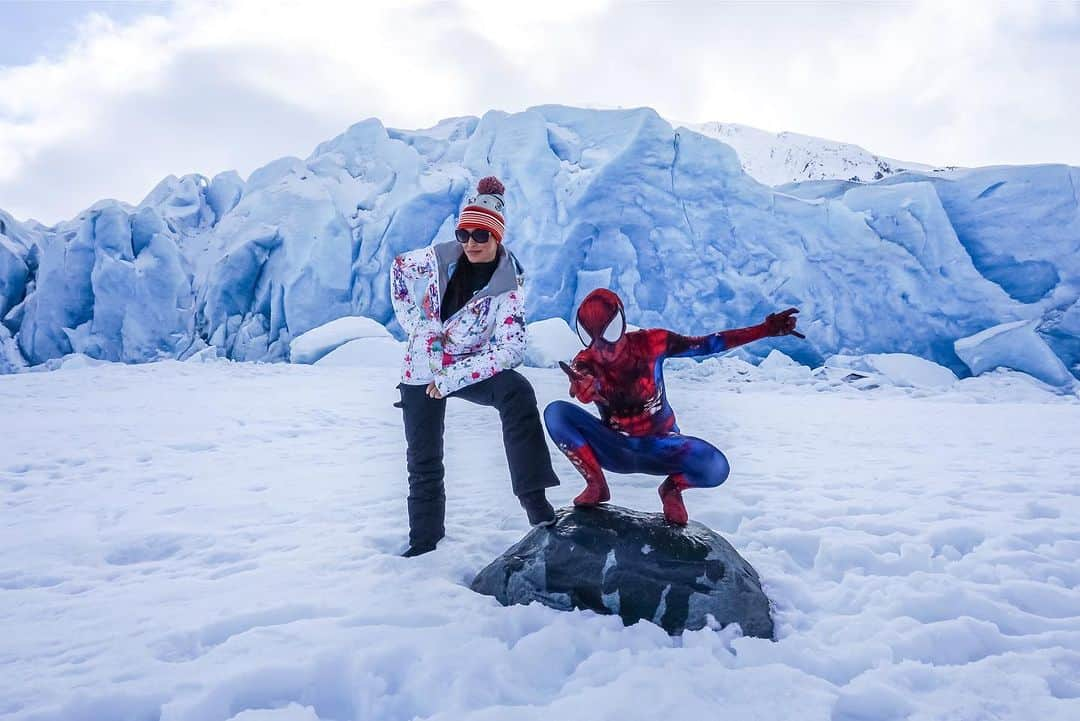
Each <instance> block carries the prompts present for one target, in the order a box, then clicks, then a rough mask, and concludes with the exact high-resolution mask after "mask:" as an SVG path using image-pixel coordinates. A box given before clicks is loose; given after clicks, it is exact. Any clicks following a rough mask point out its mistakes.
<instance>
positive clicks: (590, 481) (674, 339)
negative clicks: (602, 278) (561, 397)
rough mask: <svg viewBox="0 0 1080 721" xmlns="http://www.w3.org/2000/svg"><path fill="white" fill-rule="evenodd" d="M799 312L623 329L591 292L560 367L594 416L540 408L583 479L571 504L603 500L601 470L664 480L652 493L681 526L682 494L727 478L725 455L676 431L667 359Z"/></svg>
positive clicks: (776, 331) (766, 331)
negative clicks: (688, 327) (688, 328)
mask: <svg viewBox="0 0 1080 721" xmlns="http://www.w3.org/2000/svg"><path fill="white" fill-rule="evenodd" d="M797 312H798V311H797V310H795V309H794V308H789V309H788V310H786V311H783V312H782V313H774V314H771V315H769V317H768V318H767V319H766V320H765V322H764V323H761V324H760V325H756V326H752V327H750V328H740V329H737V330H727V331H721V332H719V333H712V334H709V335H703V336H684V335H679V334H678V333H674V332H672V331H668V330H664V329H662V328H653V329H649V330H639V331H632V332H629V333H627V332H626V316H625V312H624V311H623V306H622V301H621V300H620V299H619V297H618V296H617V295H616V294H615V293H613V292H612V291H610V290H607V289H606V288H600V289H597V290H594V291H593V292H592V293H590V294H589V295H588V296H586V298H585V300H583V301H582V303H581V306H580V307H579V308H578V312H577V330H578V335H579V337H580V338H581V340H582V343H584V344H585V346H586V347H585V349H584V350H582V351H580V352H579V353H578V354H577V355H576V356H575V357H574V359H573V361H572V362H571V363H570V364H569V365H567V364H565V363H560V366H561V367H562V369H563V370H564V371H565V372H566V374H567V375H568V376H569V377H570V397H571V398H577V399H578V400H580V401H581V402H583V403H596V407H597V409H598V410H599V411H600V417H599V418H597V417H596V416H593V415H592V414H590V413H589V412H588V411H586V410H585V409H584V408H582V407H581V406H578V405H575V404H573V403H570V402H568V401H554V402H552V403H550V404H549V405H548V406H547V407H546V408H545V409H544V422H545V424H546V425H547V429H548V434H549V435H550V436H551V438H552V440H554V441H555V444H556V445H557V446H558V447H559V449H560V450H561V451H562V452H563V453H565V454H566V456H567V458H569V459H570V461H571V463H573V464H574V466H575V467H576V468H577V469H578V471H579V472H580V473H581V475H582V476H584V477H585V484H586V485H585V490H584V491H582V492H581V494H579V495H578V496H577V498H575V499H574V505H577V506H595V505H598V504H600V503H603V502H605V501H607V500H609V499H610V498H611V493H610V490H609V489H608V486H607V481H606V479H605V477H604V469H607V470H609V471H613V472H615V473H646V474H650V475H661V476H665V479H664V482H663V483H661V484H660V488H659V489H658V491H659V494H660V499H661V501H662V503H663V508H664V517H665V518H666V519H667V520H668V521H670V522H672V523H676V524H679V525H685V524H686V523H687V520H688V517H687V513H686V507H685V506H684V505H683V501H682V491H683V490H684V489H686V488H691V487H702V486H718V485H720V484H721V483H723V482H724V481H725V480H726V479H727V476H728V462H727V458H725V457H724V454H723V453H721V452H720V451H719V450H718V449H717V448H715V447H714V446H712V445H711V444H709V443H708V442H706V441H703V440H702V439H700V438H695V437H693V436H685V435H682V433H680V432H679V427H678V425H677V424H676V423H675V413H674V411H672V409H671V406H670V405H669V404H668V401H667V394H666V391H665V389H664V375H663V362H664V359H665V358H685V357H690V356H703V355H711V354H713V353H720V352H722V351H725V350H730V349H731V348H735V347H736V346H740V345H743V344H744V343H749V342H751V341H754V340H758V339H759V338H764V337H766V336H776V335H787V334H793V335H796V336H799V337H802V335H801V334H800V333H798V332H797V331H795V322H796V319H795V317H794V314H795V313H797Z"/></svg>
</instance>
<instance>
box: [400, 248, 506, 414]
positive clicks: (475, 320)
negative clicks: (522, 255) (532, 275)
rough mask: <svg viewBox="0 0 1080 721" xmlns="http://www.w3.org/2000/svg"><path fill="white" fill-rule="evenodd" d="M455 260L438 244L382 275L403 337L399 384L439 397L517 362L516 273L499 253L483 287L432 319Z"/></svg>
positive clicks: (453, 252) (456, 254)
mask: <svg viewBox="0 0 1080 721" xmlns="http://www.w3.org/2000/svg"><path fill="white" fill-rule="evenodd" d="M462 253H463V250H462V248H461V245H460V244H459V243H458V242H457V241H450V242H449V243H438V244H436V245H431V246H428V247H426V248H419V249H417V250H413V251H409V252H407V253H402V254H401V255H399V256H397V257H396V258H394V262H393V265H392V266H391V268H390V294H391V302H392V303H393V306H394V315H396V316H397V321H398V323H399V324H400V325H401V328H402V329H403V330H404V331H405V332H406V333H408V334H409V339H408V343H407V344H406V348H405V357H404V358H403V359H402V363H401V381H402V382H403V383H406V384H409V385H427V384H428V383H429V382H431V381H435V387H436V388H438V389H439V392H440V393H442V394H443V395H444V396H446V395H449V394H450V393H453V392H454V391H456V390H458V389H460V388H464V387H465V386H468V385H471V384H473V383H477V382H479V381H482V380H484V379H485V378H490V377H491V376H493V375H495V374H496V373H498V372H499V371H502V370H506V369H508V368H513V367H515V366H518V365H521V362H522V361H523V360H524V358H525V292H524V270H523V269H522V267H521V264H520V263H518V260H517V258H515V257H514V255H513V254H512V253H511V252H510V251H508V250H507V249H506V247H505V246H503V247H501V248H500V249H499V264H498V265H497V266H496V267H495V272H494V273H493V274H492V276H491V280H490V281H489V282H488V284H487V285H486V286H485V287H484V288H482V289H481V290H479V291H477V293H476V294H475V295H473V297H472V298H470V299H469V301H468V302H466V303H465V305H464V306H463V307H462V308H461V310H459V311H458V312H456V313H454V315H452V316H450V317H449V318H447V319H446V322H445V323H443V322H442V321H441V320H440V317H441V316H440V312H439V309H440V307H441V306H440V304H441V302H442V296H443V292H444V291H445V290H446V287H447V284H448V283H449V281H450V276H451V275H452V274H453V272H454V268H455V267H456V265H457V263H458V261H459V260H460V258H461V255H462Z"/></svg>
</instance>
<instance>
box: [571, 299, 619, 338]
mask: <svg viewBox="0 0 1080 721" xmlns="http://www.w3.org/2000/svg"><path fill="white" fill-rule="evenodd" d="M576 328H577V334H578V338H580V339H581V342H582V343H584V344H585V347H586V348H588V347H589V346H591V345H592V344H593V342H594V341H596V340H597V339H603V340H604V341H605V342H607V343H618V342H619V340H620V339H621V338H622V337H623V335H624V334H625V333H626V312H625V311H624V310H623V304H622V301H621V300H620V299H619V296H617V295H615V294H614V293H613V292H611V291H610V290H608V289H607V288H597V289H596V290H594V291H593V292H591V293H589V294H588V295H587V296H585V300H583V301H581V305H580V306H578V310H577V323H576Z"/></svg>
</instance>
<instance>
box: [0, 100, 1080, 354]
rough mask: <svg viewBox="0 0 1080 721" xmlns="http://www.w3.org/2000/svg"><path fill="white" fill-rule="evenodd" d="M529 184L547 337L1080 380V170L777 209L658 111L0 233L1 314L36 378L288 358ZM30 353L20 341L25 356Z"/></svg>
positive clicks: (425, 146) (189, 180) (518, 213)
mask: <svg viewBox="0 0 1080 721" xmlns="http://www.w3.org/2000/svg"><path fill="white" fill-rule="evenodd" d="M487 174H496V175H498V176H499V177H500V178H501V179H502V180H503V182H504V183H505V185H506V187H507V244H508V247H510V248H511V249H512V250H513V251H514V252H515V253H516V254H517V256H518V257H519V259H520V260H521V261H522V263H523V265H524V266H525V268H526V271H527V275H528V281H527V282H528V292H527V297H528V317H529V320H530V321H536V320H542V319H545V318H554V317H559V318H563V319H569V318H570V317H571V314H572V312H573V308H574V307H575V305H576V303H577V302H578V301H579V300H580V299H581V297H582V296H583V295H584V294H585V293H587V292H588V291H589V290H591V289H592V288H593V287H596V286H597V285H607V286H608V287H611V288H612V289H614V290H616V291H617V292H618V293H620V295H621V296H622V297H623V299H624V301H625V302H626V307H627V312H628V316H629V320H630V321H631V322H632V323H634V324H635V325H638V326H642V327H647V326H654V325H663V326H668V327H672V328H676V329H679V330H681V331H683V332H687V333H704V332H708V331H714V330H719V329H722V328H730V327H736V326H743V325H749V324H753V323H757V322H758V321H760V320H761V318H763V317H764V315H765V314H766V313H768V312H771V311H773V310H776V309H780V308H783V307H786V306H789V305H794V306H798V307H799V308H801V310H802V313H801V326H802V327H803V329H804V332H805V333H806V335H807V340H806V341H799V340H797V339H794V338H783V339H776V340H773V341H770V342H769V343H761V344H757V345H759V346H760V348H758V347H755V346H751V347H750V348H748V350H749V351H750V352H751V353H754V354H759V355H762V356H763V355H764V354H766V353H768V351H769V350H770V349H771V348H774V347H778V348H780V349H781V350H783V352H785V353H787V354H788V355H789V356H791V357H793V358H796V359H797V360H800V361H802V362H804V363H811V364H817V363H820V362H821V361H822V360H823V359H824V358H825V357H827V356H829V355H832V354H836V353H842V354H865V353H882V352H903V353H911V354H914V355H918V356H921V357H924V358H928V359H931V360H934V361H936V362H938V363H942V364H944V365H946V366H948V367H950V368H952V369H953V370H955V371H957V372H959V373H961V374H966V372H967V371H966V368H965V366H964V364H963V363H962V362H961V360H960V359H959V358H958V357H957V356H956V354H955V351H954V348H953V343H954V341H956V340H957V339H959V338H964V337H967V336H970V335H972V334H974V333H978V332H979V331H982V330H984V329H986V328H989V327H992V326H995V325H998V324H1001V323H1005V322H1011V321H1019V320H1037V321H1038V332H1039V333H1040V335H1041V336H1042V337H1043V338H1044V339H1045V340H1046V341H1047V343H1048V344H1049V345H1050V347H1051V348H1053V349H1054V352H1055V353H1057V354H1058V356H1059V357H1060V358H1061V359H1062V361H1063V362H1064V363H1065V364H1066V366H1068V367H1069V368H1070V370H1071V371H1072V372H1073V373H1074V374H1080V340H1078V333H1077V330H1078V329H1077V325H1078V322H1077V320H1076V319H1077V317H1078V316H1080V307H1078V305H1077V298H1078V295H1080V214H1078V202H1080V195H1078V191H1077V188H1078V185H1080V184H1078V180H1080V177H1078V176H1080V169H1077V168H1072V167H1068V166H1063V165H1040V166H1000V167H988V168H978V169H974V170H947V171H942V172H937V171H927V172H908V173H899V174H897V175H893V176H890V177H887V178H885V179H884V180H881V181H879V182H876V183H872V184H864V183H856V182H845V181H813V182H804V183H798V184H792V185H786V186H780V187H777V188H773V187H770V186H766V185H762V184H760V183H758V182H757V181H755V180H754V179H753V178H751V177H750V176H749V175H747V174H746V173H745V172H743V169H742V167H741V166H740V163H739V160H738V158H737V156H736V155H735V153H734V152H733V151H732V150H731V148H730V147H728V146H727V145H725V144H723V143H722V142H719V141H718V140H716V139H714V138H709V137H706V136H704V135H700V134H698V133H696V132H693V131H691V130H688V129H686V128H680V129H678V130H674V129H673V128H672V127H671V125H669V124H668V123H667V122H666V121H664V120H663V119H662V118H661V117H660V116H659V115H657V114H656V113H655V112H654V111H652V110H650V109H648V108H640V109H634V110H583V109H577V108H571V107H565V106H555V105H545V106H538V107H533V108H530V109H528V110H526V111H524V112H520V113H504V112H499V111H491V112H488V113H486V114H485V115H484V116H483V117H481V118H473V117H460V118H449V119H447V120H444V121H442V122H441V123H439V124H438V125H436V126H434V127H432V128H428V129H425V130H418V131H403V130H395V129H390V128H385V127H384V126H383V125H382V124H381V123H380V122H379V121H378V120H377V119H374V118H370V119H367V120H365V121H363V122H360V123H357V124H355V125H353V126H352V127H350V128H349V129H348V130H346V131H345V132H344V133H342V134H341V135H339V136H338V137H336V138H333V139H331V140H329V141H327V142H325V143H322V144H321V145H319V146H318V147H317V148H316V149H315V150H314V152H313V153H312V154H311V155H310V156H309V157H308V158H306V159H300V158H281V159H278V160H275V161H273V162H271V163H269V164H268V165H266V166H265V167H263V168H260V169H258V170H256V171H255V172H254V173H252V174H251V176H250V177H249V178H248V179H247V181H246V182H245V181H243V180H242V179H241V178H240V177H239V176H238V175H237V174H236V173H223V174H221V175H219V176H217V177H215V178H213V179H207V178H205V177H202V176H199V175H189V176H184V177H182V178H175V177H172V176H170V177H169V178H166V179H165V180H163V181H162V182H161V184H159V185H158V187H156V188H155V189H154V190H153V191H152V192H151V193H150V194H149V195H148V196H147V197H146V198H145V199H144V200H143V201H142V202H141V203H140V204H139V205H138V206H134V207H133V206H129V205H126V204H123V203H117V202H116V201H101V202H99V203H98V204H95V205H94V206H93V207H92V208H90V209H88V210H87V211H85V212H84V213H82V214H81V215H80V216H79V217H78V218H76V219H73V220H70V221H66V222H64V223H60V224H58V225H56V226H54V227H51V228H46V227H43V226H40V225H37V224H34V223H17V222H16V221H14V219H12V218H10V216H7V215H3V214H0V222H3V223H4V227H3V229H0V316H2V318H3V323H4V325H5V327H6V328H7V330H8V331H9V333H10V334H11V336H12V337H13V338H14V340H15V342H16V343H17V346H18V348H19V349H20V351H21V353H22V354H23V355H24V357H25V359H26V360H27V361H28V362H29V363H32V364H36V363H41V362H43V361H45V360H47V359H49V358H54V357H58V356H60V355H64V354H66V353H70V352H83V353H86V354H87V355H90V356H93V357H97V358H105V359H110V360H122V361H128V362H138V361H145V360H152V359H154V358H159V357H173V356H175V357H182V356H184V355H185V354H188V353H192V352H196V351H198V350H200V349H202V348H205V347H207V346H208V345H212V346H215V347H217V348H218V349H220V350H221V351H222V352H223V353H225V354H227V355H228V356H229V357H231V358H235V359H245V360H280V359H286V358H287V357H288V348H289V343H290V341H291V339H292V338H295V337H297V336H299V335H300V334H302V333H304V332H306V331H308V330H310V329H312V328H314V327H317V326H319V325H322V324H323V323H326V322H328V321H330V320H333V319H334V318H338V317H342V316H348V315H363V316H368V317H370V318H373V319H375V320H377V321H379V322H380V323H383V324H385V325H386V326H387V327H388V328H389V329H390V330H391V332H393V333H394V334H395V335H397V336H399V337H400V335H401V333H400V329H399V328H398V327H397V324H396V322H395V321H394V319H393V313H392V310H391V307H390V300H389V291H388V278H387V276H388V269H389V264H390V262H391V260H392V259H393V257H394V256H395V255H397V254H398V253H401V252H403V251H405V250H409V249H412V248H416V247H420V246H423V245H427V244H429V243H432V242H441V241H445V240H450V239H451V238H452V230H453V224H454V221H455V219H456V213H457V210H458V208H459V207H460V205H461V202H462V200H463V198H464V195H465V194H466V193H467V192H468V191H469V190H470V189H471V188H472V187H474V185H475V182H476V179H477V178H479V177H482V176H483V175H487ZM8 345H9V346H10V343H9V344H8Z"/></svg>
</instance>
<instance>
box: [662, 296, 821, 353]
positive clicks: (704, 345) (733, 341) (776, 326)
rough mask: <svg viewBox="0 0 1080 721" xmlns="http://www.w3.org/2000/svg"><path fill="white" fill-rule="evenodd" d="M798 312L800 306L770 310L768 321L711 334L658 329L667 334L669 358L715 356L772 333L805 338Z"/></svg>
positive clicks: (773, 334)
mask: <svg viewBox="0 0 1080 721" xmlns="http://www.w3.org/2000/svg"><path fill="white" fill-rule="evenodd" d="M798 312H799V311H798V309H797V308H788V309H787V310H785V311H782V312H780V313H770V314H769V316H768V317H767V318H766V319H765V321H764V322H762V323H759V324H758V325H752V326H750V327H749V328H736V329H734V330H722V331H720V332H719V333H710V334H708V335H699V336H687V335H679V334H678V333H673V332H672V331H658V332H660V333H666V334H667V335H666V343H667V350H666V352H665V353H664V355H666V356H667V357H668V358H686V357H689V356H698V355H712V354H713V353H721V352H723V351H726V350H731V349H732V348H736V347H738V346H741V345H745V344H746V343H750V342H751V341H755V340H760V339H761V338H767V337H769V336H777V335H793V336H796V337H798V338H805V337H806V336H804V335H803V334H802V333H800V332H798V331H797V330H795V323H796V321H797V319H796V318H795V314H796V313H798Z"/></svg>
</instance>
